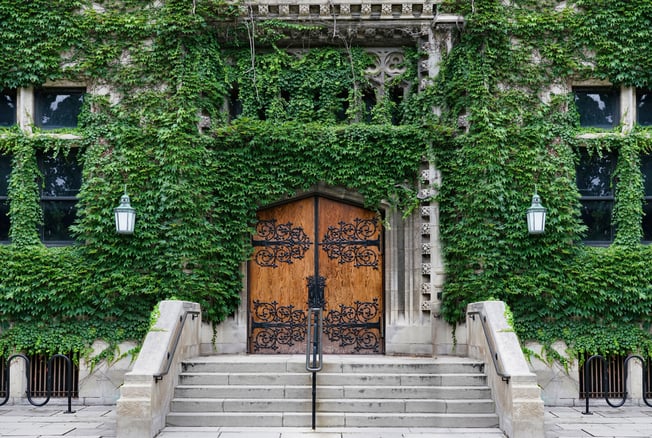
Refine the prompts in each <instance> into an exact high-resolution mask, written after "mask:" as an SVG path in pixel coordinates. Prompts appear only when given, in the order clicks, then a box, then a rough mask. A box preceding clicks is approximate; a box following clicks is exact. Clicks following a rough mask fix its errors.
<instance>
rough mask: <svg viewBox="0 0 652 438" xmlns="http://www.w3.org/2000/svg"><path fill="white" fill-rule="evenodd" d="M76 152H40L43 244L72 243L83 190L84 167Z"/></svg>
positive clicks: (38, 157)
mask: <svg viewBox="0 0 652 438" xmlns="http://www.w3.org/2000/svg"><path fill="white" fill-rule="evenodd" d="M77 154H78V153H77V149H71V151H70V153H69V154H68V155H67V156H64V155H62V154H59V155H56V156H54V155H52V154H51V153H38V154H37V160H38V165H39V169H40V171H41V173H42V176H43V178H42V179H41V184H40V188H41V208H42V209H43V226H42V227H41V229H40V233H41V239H42V240H43V241H44V242H51V243H56V242H68V243H69V242H71V241H72V240H73V238H72V235H71V233H70V225H72V224H73V223H74V221H75V216H76V214H77V207H76V205H77V194H78V193H79V189H80V188H81V165H80V164H79V162H78V160H77Z"/></svg>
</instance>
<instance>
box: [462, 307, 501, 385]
mask: <svg viewBox="0 0 652 438" xmlns="http://www.w3.org/2000/svg"><path fill="white" fill-rule="evenodd" d="M467 314H468V315H469V316H471V319H472V320H474V321H475V315H480V322H481V323H482V331H483V332H484V337H485V339H486V340H487V346H488V347H489V353H490V354H491V360H492V362H493V363H494V368H495V369H496V374H498V375H499V376H500V378H501V379H502V380H503V382H505V383H507V384H509V379H511V377H512V376H511V375H509V374H508V373H506V372H505V371H504V370H503V369H502V365H501V366H500V367H499V366H498V362H499V361H500V358H499V357H498V353H497V352H496V347H495V345H494V338H493V336H489V332H490V330H489V329H488V328H487V317H486V316H485V315H483V314H482V312H481V311H479V310H473V311H471V312H468V313H467Z"/></svg>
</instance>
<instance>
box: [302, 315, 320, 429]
mask: <svg viewBox="0 0 652 438" xmlns="http://www.w3.org/2000/svg"><path fill="white" fill-rule="evenodd" d="M306 319H307V324H308V326H307V328H306V370H307V371H310V372H311V373H312V430H315V427H316V422H317V373H318V372H319V371H321V370H322V368H323V362H322V359H323V352H322V345H321V333H322V325H323V317H322V309H321V308H320V307H313V308H311V309H310V310H308V317H307V318H306Z"/></svg>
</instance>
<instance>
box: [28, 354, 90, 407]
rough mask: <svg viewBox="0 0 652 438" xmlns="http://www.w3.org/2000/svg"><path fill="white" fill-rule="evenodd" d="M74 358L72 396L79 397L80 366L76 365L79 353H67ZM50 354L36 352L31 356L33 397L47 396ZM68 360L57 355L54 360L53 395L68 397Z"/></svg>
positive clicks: (30, 382)
mask: <svg viewBox="0 0 652 438" xmlns="http://www.w3.org/2000/svg"><path fill="white" fill-rule="evenodd" d="M67 356H68V357H69V358H71V359H72V362H73V366H72V396H73V397H79V367H77V366H76V365H75V362H76V359H78V355H77V354H76V353H75V354H73V353H70V354H68V355H67ZM49 359H50V358H49V356H45V355H43V354H35V355H32V356H30V358H29V362H30V372H29V376H30V381H29V386H30V389H31V396H32V397H47V366H48V360H49ZM66 373H67V370H66V361H65V360H64V359H63V358H60V357H57V358H55V359H54V360H53V361H52V397H53V398H58V397H68V394H67V393H66Z"/></svg>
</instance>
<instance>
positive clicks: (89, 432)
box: [0, 404, 652, 438]
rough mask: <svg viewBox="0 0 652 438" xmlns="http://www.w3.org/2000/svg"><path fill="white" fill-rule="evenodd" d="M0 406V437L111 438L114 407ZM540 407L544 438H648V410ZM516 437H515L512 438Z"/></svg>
mask: <svg viewBox="0 0 652 438" xmlns="http://www.w3.org/2000/svg"><path fill="white" fill-rule="evenodd" d="M66 410H67V406H59V405H53V406H43V407H38V408H37V407H33V406H31V405H26V406H23V405H11V406H7V405H5V406H0V437H2V438H61V437H74V438H116V414H115V406H74V404H73V410H74V411H75V412H74V413H72V414H68V413H65V412H66ZM590 410H591V412H592V413H593V415H584V414H583V412H584V407H546V408H545V438H579V437H582V438H589V437H594V438H596V437H597V438H642V437H647V438H650V437H652V408H650V407H647V406H631V405H630V406H626V407H621V408H610V407H602V406H600V407H591V409H590ZM158 438H505V435H504V434H503V433H502V432H501V431H500V430H498V429H470V428H466V429H462V428H456V429H451V428H364V429H362V428H337V429H334V428H322V429H317V430H316V431H312V430H311V429H310V428H288V427H285V428H255V427H250V428H235V427H192V428H191V427H167V428H165V429H164V430H163V431H162V432H161V433H160V434H159V435H158ZM516 438H518V437H516Z"/></svg>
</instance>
